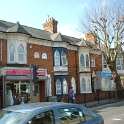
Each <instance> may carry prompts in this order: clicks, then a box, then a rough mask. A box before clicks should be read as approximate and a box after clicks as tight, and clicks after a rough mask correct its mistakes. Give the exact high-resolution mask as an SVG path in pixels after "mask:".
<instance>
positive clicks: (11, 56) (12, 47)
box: [9, 44, 15, 62]
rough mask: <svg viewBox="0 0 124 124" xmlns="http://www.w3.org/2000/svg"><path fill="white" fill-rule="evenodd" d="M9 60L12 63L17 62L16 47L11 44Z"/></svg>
mask: <svg viewBox="0 0 124 124" xmlns="http://www.w3.org/2000/svg"><path fill="white" fill-rule="evenodd" d="M9 51H10V52H9V60H10V62H15V46H14V44H11V45H10V47H9Z"/></svg>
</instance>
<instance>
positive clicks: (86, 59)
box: [86, 55, 89, 67]
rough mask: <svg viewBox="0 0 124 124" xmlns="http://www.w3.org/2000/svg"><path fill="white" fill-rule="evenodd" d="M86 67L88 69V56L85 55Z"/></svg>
mask: <svg viewBox="0 0 124 124" xmlns="http://www.w3.org/2000/svg"><path fill="white" fill-rule="evenodd" d="M86 67H89V56H88V55H86Z"/></svg>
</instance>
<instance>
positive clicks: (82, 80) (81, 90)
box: [80, 78, 86, 93]
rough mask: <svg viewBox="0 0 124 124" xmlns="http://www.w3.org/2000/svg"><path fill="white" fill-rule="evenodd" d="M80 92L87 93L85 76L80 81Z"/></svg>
mask: <svg viewBox="0 0 124 124" xmlns="http://www.w3.org/2000/svg"><path fill="white" fill-rule="evenodd" d="M80 92H81V93H86V80H85V79H84V78H82V79H81V82H80Z"/></svg>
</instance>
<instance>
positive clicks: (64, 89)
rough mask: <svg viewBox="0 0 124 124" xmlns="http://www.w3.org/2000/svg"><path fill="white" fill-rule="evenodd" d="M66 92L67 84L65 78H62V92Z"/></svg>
mask: <svg viewBox="0 0 124 124" xmlns="http://www.w3.org/2000/svg"><path fill="white" fill-rule="evenodd" d="M67 93H68V85H67V81H66V79H64V80H63V94H67Z"/></svg>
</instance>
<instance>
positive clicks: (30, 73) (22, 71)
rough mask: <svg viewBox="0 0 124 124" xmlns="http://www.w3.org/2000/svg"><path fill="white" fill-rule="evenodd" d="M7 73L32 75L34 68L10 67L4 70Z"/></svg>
mask: <svg viewBox="0 0 124 124" xmlns="http://www.w3.org/2000/svg"><path fill="white" fill-rule="evenodd" d="M4 74H5V75H32V70H28V69H9V70H4Z"/></svg>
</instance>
